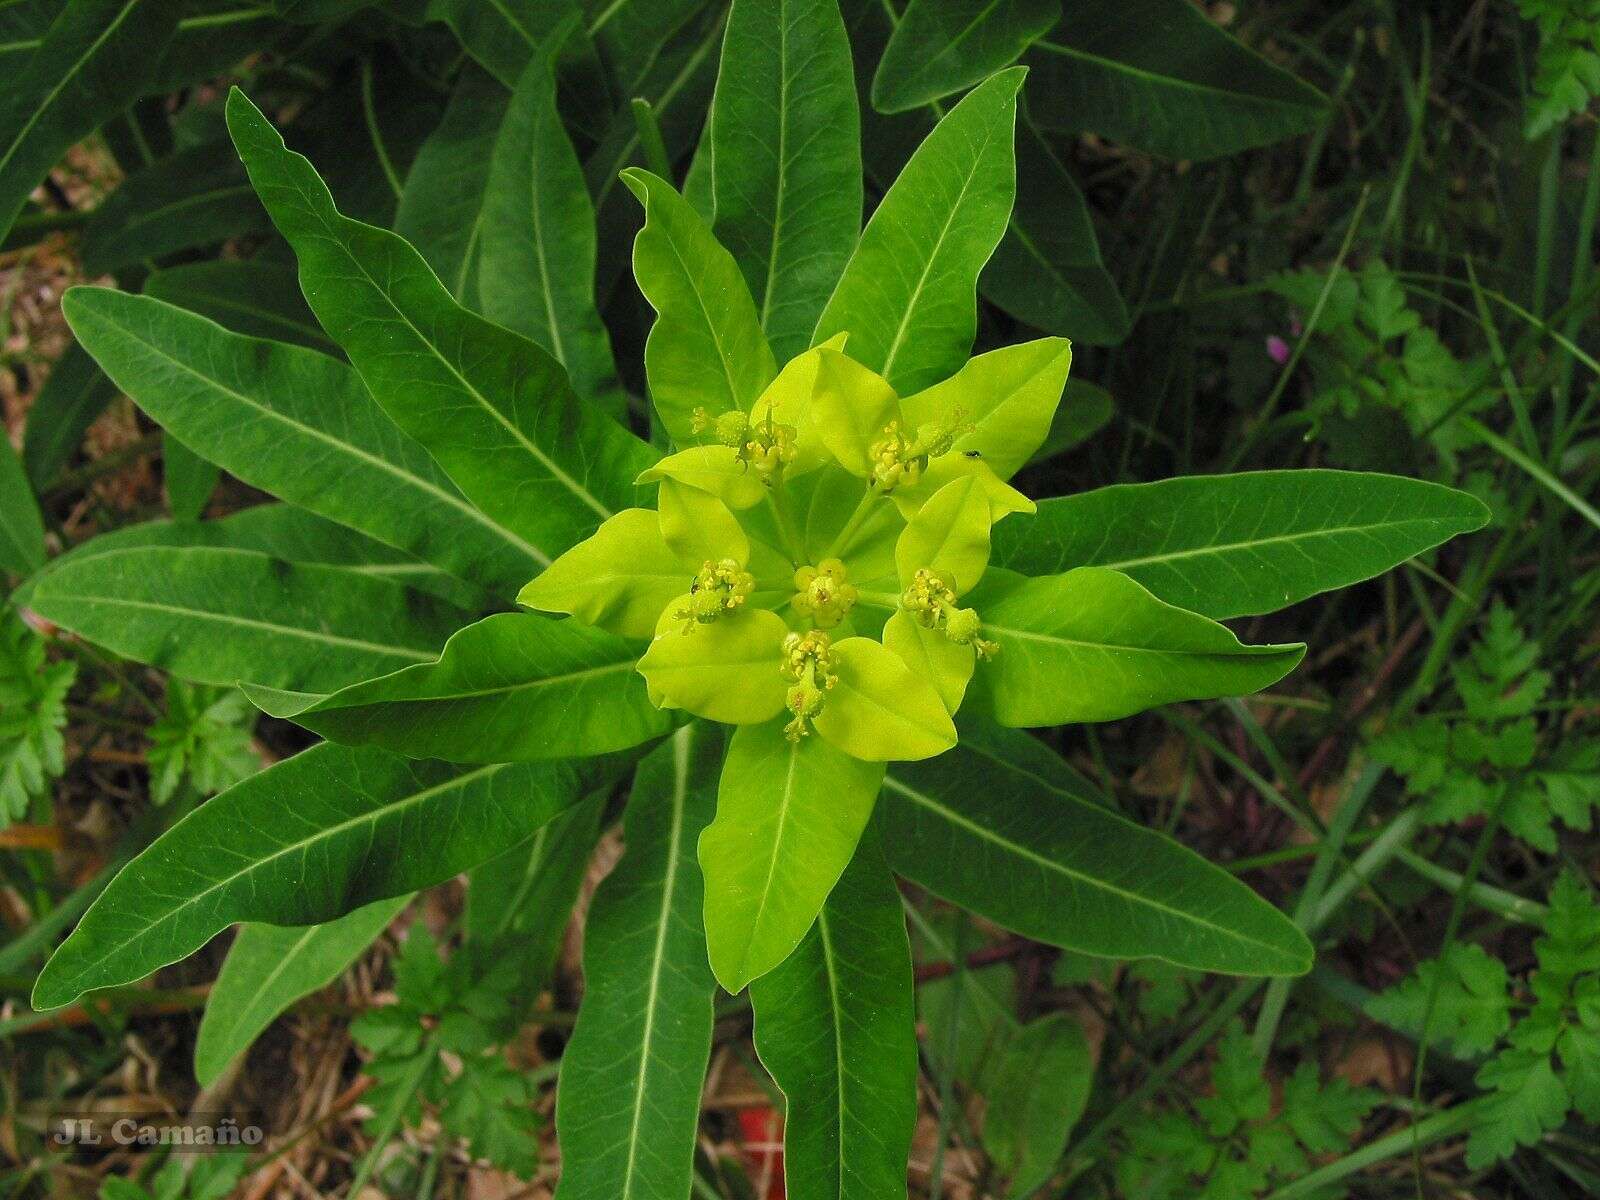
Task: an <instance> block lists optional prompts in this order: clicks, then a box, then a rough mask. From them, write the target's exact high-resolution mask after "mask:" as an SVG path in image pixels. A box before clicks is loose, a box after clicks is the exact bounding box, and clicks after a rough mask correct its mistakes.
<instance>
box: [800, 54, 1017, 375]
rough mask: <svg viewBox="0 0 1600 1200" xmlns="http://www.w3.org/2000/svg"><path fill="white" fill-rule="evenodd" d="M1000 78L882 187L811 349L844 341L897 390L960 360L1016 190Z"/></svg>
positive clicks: (1010, 98)
mask: <svg viewBox="0 0 1600 1200" xmlns="http://www.w3.org/2000/svg"><path fill="white" fill-rule="evenodd" d="M1024 74H1025V72H1024V71H1023V70H1022V69H1021V68H1013V69H1011V70H1008V71H1002V72H1000V73H999V74H998V75H995V76H993V77H992V78H990V79H989V80H987V81H986V82H985V83H983V84H982V85H981V86H980V87H977V88H975V89H973V91H972V92H971V93H970V94H969V95H968V96H966V97H965V98H964V99H963V100H962V101H961V103H960V104H958V105H956V106H955V108H953V109H951V110H950V112H949V114H948V115H947V116H946V117H945V118H944V120H942V121H940V122H939V124H938V125H937V126H936V127H935V128H934V131H933V132H932V133H930V134H929V135H928V137H927V139H926V140H925V141H924V142H923V143H922V145H921V146H919V147H918V148H917V152H916V153H915V154H913V155H912V156H911V161H910V162H908V163H906V165H905V168H904V169H903V170H902V171H901V172H900V177H899V178H898V179H896V180H895V182H894V184H893V186H891V187H890V188H889V191H888V193H887V194H886V195H885V196H884V198H883V201H882V203H880V204H879V205H878V208H877V211H875V212H874V213H873V214H872V219H871V220H870V221H868V222H867V228H866V230H865V231H864V232H863V233H862V235H861V241H860V243H859V244H858V245H857V246H856V250H855V253H854V254H853V255H851V257H850V262H849V263H848V264H847V265H846V267H845V269H844V275H843V277H842V278H841V279H840V280H839V286H838V287H837V288H836V289H834V293H833V296H832V297H831V298H830V299H829V300H828V306H827V307H826V308H825V309H824V310H823V313H822V317H821V319H820V320H819V322H818V324H817V329H816V334H815V336H814V338H813V341H814V342H823V341H826V340H827V339H828V338H830V337H832V336H833V335H834V334H837V333H848V334H849V335H850V341H849V344H848V346H849V352H850V357H851V358H853V359H855V360H856V361H857V362H860V363H863V364H865V365H866V366H868V367H871V368H872V369H873V370H875V371H877V372H878V373H879V374H881V375H883V376H884V377H885V378H886V379H888V381H889V382H890V383H891V384H892V385H893V386H894V388H895V390H896V391H897V392H900V393H901V394H902V395H905V394H907V393H910V392H915V391H918V390H920V389H921V388H924V387H927V386H928V385H929V384H931V383H935V382H937V381H938V380H940V379H942V378H944V377H945V376H946V375H949V374H951V373H952V372H953V371H955V370H956V369H957V368H958V367H959V366H960V365H961V364H962V363H963V362H965V361H966V358H967V355H968V353H969V352H970V351H971V349H972V339H973V336H974V334H975V333H976V331H977V326H978V299H977V284H978V273H979V272H980V271H981V270H982V269H983V264H984V263H986V262H987V261H988V260H989V255H990V254H992V253H994V248H995V245H996V244H997V243H998V242H999V241H1000V236H1001V234H1003V233H1004V232H1005V228H1006V222H1007V220H1009V218H1010V216H1011V202H1012V198H1013V196H1014V195H1015V193H1016V182H1017V180H1016V160H1015V157H1014V154H1013V150H1012V138H1013V126H1014V125H1015V124H1016V115H1017V89H1018V88H1020V87H1021V86H1022V77H1023V75H1024Z"/></svg>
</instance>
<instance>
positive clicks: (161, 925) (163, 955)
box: [33, 745, 582, 1008]
mask: <svg viewBox="0 0 1600 1200" xmlns="http://www.w3.org/2000/svg"><path fill="white" fill-rule="evenodd" d="M581 782H582V781H581V780H580V778H579V775H578V772H577V771H575V770H574V769H573V768H572V767H571V766H569V765H567V764H565V763H541V764H504V763H502V764H496V765H492V766H482V767H469V768H462V767H453V766H447V765H445V764H443V763H436V762H420V761H412V760H409V759H403V758H398V757H396V756H395V755H392V754H389V753H387V752H386V751H383V750H374V749H352V748H350V747H346V746H327V745H324V746H316V747H313V748H312V749H310V750H307V751H306V752H305V753H303V754H298V755H296V756H295V757H294V758H291V759H289V760H287V761H285V762H281V763H279V764H277V765H276V766H274V767H269V768H268V769H267V770H265V771H263V772H262V773H261V774H259V775H256V776H253V777H252V778H250V779H247V780H245V782H243V783H241V784H238V785H236V786H234V787H232V788H230V789H228V790H227V791H226V792H223V793H222V795H220V796H217V797H216V798H215V799H213V800H209V801H207V802H206V803H205V804H204V805H202V806H201V807H200V808H198V809H196V810H195V811H194V812H192V813H190V814H189V815H188V816H187V817H185V818H184V819H183V820H181V821H179V822H178V823H177V824H176V825H174V826H173V827H172V828H171V829H169V830H168V831H167V832H166V833H164V834H162V835H161V837H159V838H157V839H156V841H155V843H154V844H153V845H151V846H150V848H149V849H147V850H145V851H144V852H143V853H142V854H140V855H139V857H137V858H136V859H134V860H133V861H132V862H131V863H129V864H128V865H127V866H126V867H125V868H123V870H122V873H121V874H119V875H118V876H117V877H116V878H115V879H113V880H112V881H111V883H110V885H109V886H108V887H107V888H106V890H105V891H104V892H102V893H101V895H100V898H99V899H98V900H96V901H95V903H94V904H93V906H91V907H90V909H89V911H88V912H87V913H85V914H84V917H83V920H82V921H80V922H79V923H78V927H77V929H75V930H74V931H73V933H72V936H71V937H69V938H68V939H67V940H66V941H65V942H64V943H63V944H62V946H61V948H60V949H59V950H57V951H56V952H55V954H54V956H52V958H51V959H50V961H49V962H48V963H47V964H46V965H45V969H44V971H43V973H42V974H41V975H40V976H39V981H38V983H37V984H36V985H35V987H34V993H33V1002H34V1005H35V1007H37V1008H55V1007H58V1006H59V1005H62V1004H69V1003H71V1002H72V1001H73V1000H76V999H77V998H78V997H79V996H82V995H83V994H84V993H85V992H87V991H91V990H93V989H95V988H102V987H110V986H112V985H115V984H122V983H132V982H134V981H135V980H138V979H143V978H144V977H145V976H146V975H148V974H149V973H150V972H151V971H154V970H155V969H156V968H158V967H163V966H166V965H167V964H168V963H173V962H177V961H178V960H179V959H181V958H183V957H184V956H185V955H187V954H189V953H190V952H191V951H193V950H196V949H198V948H199V947H201V946H203V945H204V944H205V943H206V942H207V941H208V940H210V938H211V937H212V936H214V935H215V934H216V933H218V932H219V931H221V930H222V929H224V928H226V927H227V926H229V925H231V924H233V923H235V922H238V921H259V922H264V923H266V924H269V925H313V924H317V923H320V922H324V921H331V920H333V919H335V918H337V917H341V916H343V915H344V914H346V913H348V912H350V911H351V910H352V909H355V908H357V907H359V906H361V905H364V904H370V903H372V902H374V901H377V900H386V899H389V898H391V897H394V896H400V895H404V894H406V893H408V892H414V891H417V890H419V889H421V888H424V887H429V886H431V885H432V884H435V883H438V882H440V881H441V880H445V879H449V878H450V877H451V876H452V875H455V874H457V873H459V872H461V871H464V870H467V869H468V868H470V867H473V866H476V865H477V864H478V863H480V862H482V861H484V860H485V859H487V858H490V857H491V856H493V855H494V854H497V853H499V852H500V851H501V850H503V849H504V848H505V847H506V846H508V845H514V844H515V843H517V842H520V841H522V840H523V839H524V838H526V837H527V836H528V835H529V834H531V833H532V832H533V831H534V830H536V829H537V828H538V827H539V826H540V825H543V824H544V823H545V822H546V821H548V820H550V819H551V818H552V817H554V816H555V815H556V814H557V813H560V812H562V811H563V810H565V809H566V808H567V807H568V806H569V805H571V804H572V803H573V802H574V801H575V800H576V799H577V797H578V795H579V789H580V786H581Z"/></svg>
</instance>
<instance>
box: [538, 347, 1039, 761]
mask: <svg viewBox="0 0 1600 1200" xmlns="http://www.w3.org/2000/svg"><path fill="white" fill-rule="evenodd" d="M843 343H844V339H843V337H842V336H841V337H839V338H836V339H834V340H833V341H830V342H828V343H826V344H824V345H821V346H818V347H815V348H813V349H811V350H808V351H806V352H805V353H804V354H801V355H800V356H798V357H797V358H795V359H793V360H792V361H791V362H789V363H788V364H787V365H786V366H785V367H784V368H783V370H782V371H780V372H779V373H778V375H777V377H776V378H775V379H773V381H772V382H771V383H770V384H769V385H768V386H767V388H766V389H765V390H764V391H763V392H762V394H761V395H760V396H759V397H758V398H757V399H756V400H755V402H754V404H752V405H751V407H750V408H749V410H748V411H743V410H739V409H730V410H729V411H726V412H708V411H706V410H703V409H702V410H697V411H696V413H695V414H694V421H693V428H694V429H695V431H696V433H697V434H699V435H700V436H702V437H703V438H704V441H703V443H702V444H700V445H696V446H690V447H687V448H684V449H680V450H679V451H677V452H676V453H673V454H669V455H667V456H666V457H665V458H663V459H661V461H660V462H658V463H657V464H656V465H655V466H654V467H652V468H651V469H650V470H648V471H646V472H645V474H644V475H643V476H641V479H640V482H641V483H643V484H650V483H653V484H657V485H658V486H659V490H658V494H657V506H656V508H655V509H653V510H652V509H628V510H626V511H624V512H621V513H618V514H616V515H615V516H613V517H612V518H610V519H609V520H608V521H606V523H605V524H604V525H602V526H601V527H600V529H599V530H598V531H597V532H596V533H595V534H594V536H593V537H591V538H589V539H588V540H587V541H585V542H583V543H580V544H579V545H577V546H575V547H573V548H572V549H571V550H569V551H568V552H567V553H566V554H564V555H562V556H561V558H559V559H558V560H557V561H556V562H554V563H553V564H551V566H550V567H549V568H548V569H547V570H546V571H545V572H544V573H543V574H542V575H540V576H539V577H538V578H537V579H535V580H534V581H533V582H532V583H530V584H529V585H528V586H527V588H525V589H524V590H523V593H522V596H521V597H520V599H521V601H522V603H524V604H526V605H528V606H530V607H533V608H539V609H543V610H545V611H549V612H561V613H570V614H572V615H573V616H574V617H576V618H578V619H580V620H583V621H587V622H590V623H592V624H595V625H598V626H601V627H602V628H606V629H609V630H611V631H613V632H615V633H619V634H623V635H625V636H630V637H637V638H641V639H649V644H648V645H647V646H646V648H645V649H644V651H643V653H642V655H641V657H640V660H639V667H638V669H639V671H640V673H641V674H642V675H643V676H644V678H645V681H646V684H647V686H648V689H649V693H650V696H651V698H652V699H653V700H654V701H655V703H657V704H659V705H661V706H662V707H667V708H681V709H684V710H685V711H687V712H690V713H693V714H695V715H696V716H701V717H705V718H707V719H710V720H714V721H722V722H726V723H729V724H735V725H742V724H757V723H763V722H766V721H774V720H780V719H781V720H783V721H784V722H785V724H784V729H785V731H786V732H787V733H788V735H789V737H791V738H794V739H799V738H804V737H809V736H811V735H813V734H815V735H816V736H818V737H820V738H822V739H823V740H825V741H828V742H830V743H832V744H834V745H836V746H838V747H839V748H840V749H842V750H844V751H845V752H846V753H849V754H851V755H854V756H855V757H857V758H862V759H867V760H871V761H884V760H890V759H916V758H926V757H929V756H931V755H934V754H938V753H940V752H941V751H943V750H945V749H948V748H949V747H950V746H952V745H953V744H954V743H955V727H954V725H953V723H952V721H951V716H952V715H953V714H954V712H955V710H956V708H957V707H958V706H959V705H960V703H961V700H962V697H963V695H964V693H965V691H966V687H967V684H968V682H969V681H970V680H971V677H972V675H973V672H974V670H975V667H976V663H977V661H979V660H980V659H985V658H989V657H992V656H993V655H994V654H996V653H997V652H998V649H999V647H998V645H997V644H996V642H995V641H993V640H991V639H989V638H986V637H984V636H983V626H982V621H981V618H980V616H979V614H978V612H977V611H976V610H975V609H974V608H973V607H971V606H970V605H969V606H965V607H964V606H963V605H962V604H961V603H960V600H961V597H962V596H964V595H965V594H966V593H968V592H969V591H971V589H972V588H973V587H974V586H975V585H976V584H977V582H978V580H979V579H980V577H981V576H982V575H983V573H984V571H985V569H986V568H987V566H988V560H989V536H990V528H991V527H992V526H993V524H994V523H995V522H996V521H999V520H1001V519H1003V518H1004V517H1006V516H1007V515H1009V514H1011V513H1015V512H1026V511H1030V510H1031V509H1032V507H1033V505H1032V503H1031V502H1030V501H1029V500H1028V499H1027V498H1026V497H1025V496H1023V495H1022V494H1021V493H1019V492H1017V491H1016V490H1015V489H1014V488H1012V487H1011V486H1010V485H1009V484H1008V483H1006V482H1005V479H1006V477H1007V476H1009V475H1010V474H1011V473H1012V472H1014V471H1015V470H1016V469H1017V468H1018V467H1020V466H1021V465H1022V463H1023V462H1025V461H1026V460H1027V457H1028V456H1029V455H1030V454H1032V452H1033V451H1034V450H1035V449H1036V448H1037V447H1038V445H1039V444H1040V443H1041V442H1042V441H1043V439H1044V436H1045V434H1046V432H1047V431H1048V429H1049V424H1050V418H1051V415H1052V414H1053V412H1054V409H1055V406H1056V403H1057V401H1058V400H1059V397H1060V394H1061V388H1062V385H1063V383H1064V382H1065V376H1066V370H1067V364H1068V363H1069V362H1070V353H1069V352H1068V350H1067V348H1066V344H1065V343H1064V342H1060V341H1059V340H1055V339H1047V340H1046V341H1044V342H1037V343H1029V344H1027V345H1025V346H1020V347H1011V348H1009V349H1008V350H1004V351H996V352H994V353H993V354H990V355H985V356H983V357H982V358H978V359H974V360H972V362H970V363H968V365H967V367H966V368H964V369H963V370H962V371H961V372H959V373H958V374H957V375H955V376H953V377H952V378H950V379H948V380H946V381H944V382H943V383H940V384H937V385H935V386H934V387H932V388H929V389H927V390H926V391H924V392H921V393H918V394H917V395H914V396H909V397H905V398H904V399H902V398H901V397H899V396H897V395H896V394H895V392H894V390H893V388H891V387H890V386H889V384H888V383H887V381H885V380H884V379H883V378H882V377H881V376H880V375H878V374H877V373H876V372H873V371H871V370H869V369H868V368H867V367H865V366H863V365H862V364H860V363H858V362H856V361H855V360H853V359H851V358H850V357H849V356H848V355H847V354H845V353H844V345H843Z"/></svg>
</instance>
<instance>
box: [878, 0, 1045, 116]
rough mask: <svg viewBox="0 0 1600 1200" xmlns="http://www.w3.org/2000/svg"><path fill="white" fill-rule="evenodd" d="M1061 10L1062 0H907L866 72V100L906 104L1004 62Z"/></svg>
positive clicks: (894, 106)
mask: <svg viewBox="0 0 1600 1200" xmlns="http://www.w3.org/2000/svg"><path fill="white" fill-rule="evenodd" d="M1060 16H1061V0H911V3H910V4H908V5H907V6H906V10H905V13H904V15H903V16H902V17H901V18H900V21H899V23H898V24H897V25H896V26H895V30H894V35H893V36H892V37H890V39H889V44H888V46H887V47H885V48H884V52H883V57H882V58H881V59H880V60H879V61H878V70H877V73H876V74H875V75H874V76H873V77H872V106H873V107H874V108H876V109H877V110H878V111H879V112H882V113H897V112H904V111H905V110H906V109H908V108H916V107H917V106H918V105H922V104H927V103H929V102H930V101H933V100H938V99H940V98H942V97H944V96H948V95H951V94H952V93H954V92H959V91H962V90H964V89H966V88H969V87H971V86H972V85H973V84H975V83H978V82H979V81H980V80H982V79H984V78H985V77H987V76H988V75H990V74H991V73H992V72H995V71H998V70H1000V69H1001V68H1002V67H1008V66H1010V65H1011V64H1012V63H1014V62H1016V61H1017V56H1018V55H1020V54H1021V53H1022V52H1023V51H1024V50H1026V49H1027V48H1028V46H1029V45H1030V44H1031V43H1032V42H1033V41H1034V40H1035V39H1036V38H1038V37H1040V36H1042V35H1043V34H1044V32H1045V31H1046V30H1048V29H1049V28H1050V27H1051V26H1052V25H1054V24H1055V23H1056V21H1057V19H1058V18H1059V17H1060Z"/></svg>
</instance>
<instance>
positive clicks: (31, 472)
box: [22, 342, 117, 489]
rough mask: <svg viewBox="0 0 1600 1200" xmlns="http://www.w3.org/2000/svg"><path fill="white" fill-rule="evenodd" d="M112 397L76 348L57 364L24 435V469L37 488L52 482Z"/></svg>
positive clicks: (96, 368)
mask: <svg viewBox="0 0 1600 1200" xmlns="http://www.w3.org/2000/svg"><path fill="white" fill-rule="evenodd" d="M116 395H117V389H116V386H115V385H114V384H113V383H112V382H111V380H109V379H107V378H106V374H105V372H104V371H102V370H101V369H100V366H99V364H98V363H96V362H95V361H94V359H92V358H90V357H89V353H88V351H86V350H85V349H84V348H83V347H82V346H79V345H78V344H77V343H76V342H74V343H73V344H72V345H71V346H69V347H68V348H67V352H66V353H65V354H63V355H62V356H61V357H60V358H59V359H57V360H56V364H55V366H53V367H51V368H50V375H49V377H48V378H47V379H46V380H45V381H44V387H42V388H40V389H39V394H38V395H37V396H36V397H35V398H34V401H33V407H32V408H30V409H29V410H28V424H27V426H26V428H24V429H23V431H22V465H23V466H24V467H26V468H27V472H28V479H29V480H30V481H32V483H33V486H34V487H35V488H39V489H43V488H45V487H47V486H48V485H49V484H51V483H52V482H54V481H55V477H56V475H57V474H58V473H59V472H60V471H61V468H62V467H64V466H66V465H67V463H68V461H70V460H71V458H72V455H73V452H74V451H76V450H77V448H78V446H79V445H80V444H81V443H82V442H83V435H84V433H85V432H86V431H87V430H88V428H89V426H90V425H91V424H93V422H94V419H95V418H96V417H98V416H99V415H100V414H101V413H102V412H104V411H105V407H106V405H108V404H110V403H111V401H112V400H114V399H115V398H116Z"/></svg>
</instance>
